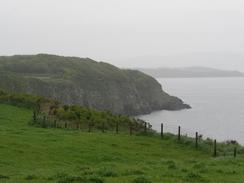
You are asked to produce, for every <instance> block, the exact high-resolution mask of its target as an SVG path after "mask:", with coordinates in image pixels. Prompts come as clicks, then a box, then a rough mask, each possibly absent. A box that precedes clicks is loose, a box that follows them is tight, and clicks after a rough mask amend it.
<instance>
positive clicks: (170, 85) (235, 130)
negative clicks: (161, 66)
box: [138, 77, 244, 145]
mask: <svg viewBox="0 0 244 183" xmlns="http://www.w3.org/2000/svg"><path fill="white" fill-rule="evenodd" d="M157 80H158V81H159V82H160V83H161V85H162V88H163V90H164V91H166V92H167V93H169V94H170V95H173V96H177V97H179V98H181V99H182V100H183V101H184V102H185V103H187V104H189V105H190V106H191V107H192V109H186V110H180V111H165V110H162V111H156V112H153V113H151V114H148V115H141V116H138V117H139V118H141V119H143V120H146V121H148V122H150V123H151V124H152V128H153V129H154V130H157V131H160V128H161V123H163V124H164V131H165V132H171V133H175V134H176V133H177V132H178V126H180V127H181V134H182V135H187V136H194V135H195V133H196V132H198V133H199V134H201V135H202V136H203V138H212V139H216V140H218V141H226V140H237V141H238V142H239V143H240V144H242V145H244V78H241V77H240V78H238V77H230V78H157Z"/></svg>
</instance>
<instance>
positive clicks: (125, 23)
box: [0, 0, 244, 71]
mask: <svg viewBox="0 0 244 183" xmlns="http://www.w3.org/2000/svg"><path fill="white" fill-rule="evenodd" d="M36 53H50V54H59V55H67V56H79V57H90V58H93V59H96V60H98V61H101V60H102V61H106V62H109V63H112V64H114V65H117V66H120V67H160V66H167V67H179V66H200V65H202V66H211V67H218V68H223V69H238V70H242V71H244V1H243V0H0V55H13V54H36Z"/></svg>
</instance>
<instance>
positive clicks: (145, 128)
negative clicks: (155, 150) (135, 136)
mask: <svg viewBox="0 0 244 183" xmlns="http://www.w3.org/2000/svg"><path fill="white" fill-rule="evenodd" d="M144 132H145V133H147V122H145V123H144Z"/></svg>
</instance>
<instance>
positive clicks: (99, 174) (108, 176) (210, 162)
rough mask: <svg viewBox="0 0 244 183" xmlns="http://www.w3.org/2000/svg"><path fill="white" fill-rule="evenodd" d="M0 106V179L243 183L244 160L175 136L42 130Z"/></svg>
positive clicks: (18, 111) (24, 112)
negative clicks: (207, 150) (208, 150)
mask: <svg viewBox="0 0 244 183" xmlns="http://www.w3.org/2000/svg"><path fill="white" fill-rule="evenodd" d="M31 118H32V111H31V110H28V109H24V108H18V107H14V106H10V105H6V104H0V182H6V183H10V182H11V183H16V182H18V183H22V182H36V183H42V182H43V183H44V182H45V183H46V182H50V183H51V182H58V183H70V182H77V183H78V182H90V183H91V182H97V183H98V182H108V183H110V182H116V183H122V182H126V183H127V182H129V183H130V182H131V183H133V182H134V183H147V182H160V183H161V182H167V183H177V182H178V183H184V182H210V183H211V182H213V183H225V182H226V183H230V182H231V183H240V182H241V181H243V180H244V174H243V172H244V166H243V165H244V159H243V157H241V156H239V157H238V158H237V159H234V158H232V157H219V158H213V157H211V155H210V154H208V153H205V152H203V151H197V150H195V149H194V148H192V147H189V146H185V145H183V144H179V143H177V142H176V141H175V140H174V139H170V138H169V139H164V140H161V139H160V138H159V137H148V136H129V135H126V134H119V135H116V134H114V133H98V132H97V133H86V132H79V131H76V130H65V129H43V128H36V127H33V126H29V125H27V124H28V122H29V120H31Z"/></svg>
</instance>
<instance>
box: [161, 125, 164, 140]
mask: <svg viewBox="0 0 244 183" xmlns="http://www.w3.org/2000/svg"><path fill="white" fill-rule="evenodd" d="M163 137H164V124H163V123H161V139H162V138H163Z"/></svg>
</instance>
